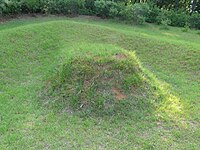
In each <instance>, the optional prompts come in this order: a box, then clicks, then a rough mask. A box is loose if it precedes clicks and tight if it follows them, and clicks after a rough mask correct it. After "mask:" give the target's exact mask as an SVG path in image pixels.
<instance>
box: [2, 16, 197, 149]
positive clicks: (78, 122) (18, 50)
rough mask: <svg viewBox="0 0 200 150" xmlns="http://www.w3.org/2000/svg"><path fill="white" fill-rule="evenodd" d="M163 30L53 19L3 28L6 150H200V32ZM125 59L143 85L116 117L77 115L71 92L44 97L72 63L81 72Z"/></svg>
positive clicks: (60, 91) (115, 112)
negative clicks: (114, 59)
mask: <svg viewBox="0 0 200 150" xmlns="http://www.w3.org/2000/svg"><path fill="white" fill-rule="evenodd" d="M159 28H160V27H159V26H156V25H150V24H146V25H143V26H131V25H126V24H119V23H116V22H111V21H106V20H96V21H95V20H92V19H87V18H73V19H69V18H68V19H67V18H54V17H49V18H38V19H26V20H25V19H24V20H23V19H21V20H14V21H10V22H7V23H4V24H1V25H0V149H158V150H160V149H188V150H190V149H196V150H198V149H200V143H199V141H200V110H199V109H200V101H199V100H200V42H199V41H200V35H199V31H195V30H190V31H189V32H182V31H181V28H171V27H170V30H160V29H159ZM118 53H119V54H121V53H122V54H123V55H125V54H127V55H131V57H133V58H134V59H133V61H134V62H135V63H133V65H132V66H133V68H134V67H136V66H137V65H138V66H139V68H140V69H139V70H140V71H139V72H138V73H139V74H142V75H143V78H144V81H143V82H144V83H143V86H140V87H137V88H136V89H135V90H133V91H130V90H124V93H125V94H126V95H128V96H127V97H128V98H127V99H125V100H123V99H122V100H120V101H119V102H118V103H119V104H117V105H116V106H117V107H116V108H115V109H113V111H112V112H106V113H104V112H102V114H101V111H98V112H97V113H96V112H95V113H94V111H89V112H87V113H85V111H81V110H80V109H71V107H70V106H68V105H67V104H66V101H67V100H68V99H67V98H66V99H65V98H64V99H63V98H62V99H61V98H60V95H62V94H63V93H64V94H65V91H66V89H65V88H61V89H59V88H58V89H57V90H54V92H53V94H52V95H50V96H49V95H48V92H46V91H45V89H46V87H48V85H49V82H52V81H54V80H58V78H60V74H63V70H62V69H63V68H62V66H63V65H64V66H66V64H68V62H69V61H71V60H73V58H75V57H77V56H80V57H77V58H80V60H81V61H79V59H75V60H76V61H72V62H77V63H71V64H72V69H71V71H73V70H75V71H78V70H77V68H78V67H77V66H76V65H74V64H79V67H80V66H81V65H82V64H83V65H85V64H84V62H85V63H86V64H89V65H90V66H89V67H91V65H93V63H91V62H95V61H96V59H99V57H102V58H106V57H107V56H109V57H112V56H113V55H116V54H118ZM123 55H122V57H124V56H123ZM88 56H90V57H88ZM94 58H95V59H94ZM124 59H125V60H126V57H125V58H123V60H124ZM85 60H87V61H85ZM91 60H92V61H91ZM117 64H118V63H117ZM74 66H75V67H77V68H75V69H73V67H74ZM132 66H128V70H130V69H131V68H132ZM81 67H82V66H81ZM78 69H79V68H78ZM103 69H105V68H103ZM67 70H68V69H67ZM83 70H85V69H83ZM107 70H108V71H109V69H107ZM104 71H106V69H105V70H104ZM60 72H61V73H60ZM64 72H65V73H66V71H65V70H64ZM59 73H60V74H59ZM83 73H85V72H83ZM108 73H109V72H108ZM122 73H123V72H122ZM57 74H59V75H58V76H57V78H56V79H55V78H54V77H55V76H56V75H57ZM66 74H67V73H66ZM66 74H64V75H66ZM75 75H77V74H75ZM111 75H116V76H115V77H116V79H115V80H117V79H118V78H119V79H120V78H121V75H119V74H114V73H113V72H112V74H111ZM117 75H119V76H117ZM64 77H68V76H67V75H66V76H64ZM75 77H77V76H74V78H75ZM74 78H73V76H72V77H70V78H67V79H66V78H65V80H67V82H70V83H72V84H73V85H74V84H76V83H78V82H77V81H73V80H74ZM68 80H69V81H68ZM72 81H73V82H72ZM131 81H132V80H130V81H128V82H131ZM65 82H66V81H65ZM65 82H60V80H59V86H62V85H60V84H61V83H65ZM113 84H114V83H112V84H109V85H107V83H105V85H106V86H105V89H107V88H108V87H109V86H111V87H110V88H112V86H113ZM121 84H123V83H121ZM80 85H81V84H80ZM80 85H79V84H78V86H79V87H80ZM50 86H51V84H50ZM100 86H101V87H102V86H103V85H100ZM47 89H48V88H47ZM108 91H109V88H108ZM116 91H117V90H116V89H114V90H111V91H110V92H107V94H108V97H107V95H106V92H104V93H103V94H104V95H106V96H105V97H106V98H110V97H109V96H110V95H111V96H112V97H111V99H112V98H113V95H112V94H111V93H112V92H114V94H116V93H118V94H119V91H117V92H116ZM126 92H127V93H126ZM68 94H69V93H68ZM75 94H76V93H75ZM125 94H124V95H125ZM121 96H122V97H126V96H123V94H122V93H121ZM90 98H91V97H90ZM76 104H79V103H76Z"/></svg>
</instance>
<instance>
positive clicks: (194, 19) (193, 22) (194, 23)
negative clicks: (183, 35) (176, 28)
mask: <svg viewBox="0 0 200 150" xmlns="http://www.w3.org/2000/svg"><path fill="white" fill-rule="evenodd" d="M189 23H190V26H191V27H192V28H196V29H200V14H198V13H194V14H192V15H191V16H190V18H189Z"/></svg>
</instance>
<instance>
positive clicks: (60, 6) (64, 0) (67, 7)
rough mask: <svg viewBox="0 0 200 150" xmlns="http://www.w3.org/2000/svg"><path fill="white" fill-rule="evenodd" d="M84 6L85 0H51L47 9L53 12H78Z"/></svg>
mask: <svg viewBox="0 0 200 150" xmlns="http://www.w3.org/2000/svg"><path fill="white" fill-rule="evenodd" d="M83 7H84V0H50V1H48V3H47V7H46V11H47V12H48V13H51V14H78V13H79V11H80V9H81V8H83Z"/></svg>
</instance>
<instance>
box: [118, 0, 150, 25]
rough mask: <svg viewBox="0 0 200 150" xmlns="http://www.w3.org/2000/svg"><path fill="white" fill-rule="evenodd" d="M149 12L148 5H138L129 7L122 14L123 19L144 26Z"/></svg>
mask: <svg viewBox="0 0 200 150" xmlns="http://www.w3.org/2000/svg"><path fill="white" fill-rule="evenodd" d="M148 12H149V7H148V5H147V4H143V3H138V4H135V5H128V6H126V7H125V9H123V10H122V11H121V12H120V15H121V17H122V19H124V20H128V21H133V22H135V23H137V24H143V23H144V22H145V18H146V17H147V15H148Z"/></svg>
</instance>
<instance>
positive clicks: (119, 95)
mask: <svg viewBox="0 0 200 150" xmlns="http://www.w3.org/2000/svg"><path fill="white" fill-rule="evenodd" d="M112 92H113V93H114V94H115V97H116V99H117V100H123V99H126V98H127V96H126V95H125V94H124V93H122V92H121V90H120V89H118V88H112Z"/></svg>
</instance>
